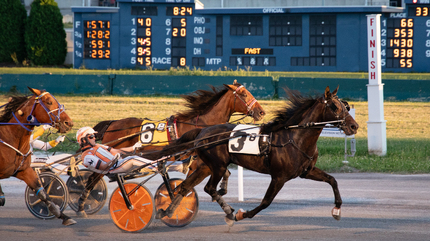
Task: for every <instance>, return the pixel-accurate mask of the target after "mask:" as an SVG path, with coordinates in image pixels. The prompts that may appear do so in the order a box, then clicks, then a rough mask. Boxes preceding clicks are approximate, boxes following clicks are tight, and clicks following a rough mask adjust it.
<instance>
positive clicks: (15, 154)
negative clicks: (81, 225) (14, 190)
mask: <svg viewBox="0 0 430 241" xmlns="http://www.w3.org/2000/svg"><path fill="white" fill-rule="evenodd" d="M29 89H30V91H31V92H32V93H33V94H34V95H32V96H31V97H24V96H21V97H18V96H14V97H11V98H10V99H9V102H8V103H7V104H6V105H5V107H4V110H3V112H2V115H1V116H0V179H4V178H8V177H11V176H14V177H16V178H18V179H21V180H23V181H24V182H25V183H26V184H27V185H28V186H29V187H30V188H31V189H32V190H34V192H35V193H37V196H38V197H39V198H40V199H41V200H42V201H43V202H45V204H46V206H47V207H48V208H49V211H50V212H51V213H53V214H54V215H55V216H56V217H58V218H61V219H62V220H63V224H64V225H72V224H75V223H76V222H75V221H74V220H73V219H71V218H69V217H68V216H66V215H65V214H63V213H62V212H61V211H60V209H59V207H58V206H56V205H55V204H54V203H52V202H51V200H50V198H49V196H48V195H47V194H46V192H45V190H44V189H43V187H42V185H41V184H40V182H39V178H38V177H37V174H36V172H35V171H34V170H33V169H32V168H31V167H30V162H31V152H30V135H31V132H32V130H33V129H34V126H35V125H41V124H42V125H51V126H53V127H55V128H57V130H58V131H59V132H60V133H66V132H67V131H70V130H71V129H72V126H73V122H72V120H71V119H70V118H69V116H68V115H67V114H66V112H65V111H64V106H62V105H60V103H58V101H57V100H56V99H55V98H54V96H52V95H51V94H49V93H48V92H46V91H43V90H38V89H32V88H29ZM4 204H5V197H4V193H3V192H2V190H1V186H0V206H4Z"/></svg>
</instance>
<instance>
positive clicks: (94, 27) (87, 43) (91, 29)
mask: <svg viewBox="0 0 430 241" xmlns="http://www.w3.org/2000/svg"><path fill="white" fill-rule="evenodd" d="M110 35H111V32H110V21H102V20H86V21H84V58H91V59H109V58H110Z"/></svg>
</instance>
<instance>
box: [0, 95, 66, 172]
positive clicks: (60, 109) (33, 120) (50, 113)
mask: <svg viewBox="0 0 430 241" xmlns="http://www.w3.org/2000/svg"><path fill="white" fill-rule="evenodd" d="M46 94H49V92H43V93H42V94H40V95H39V96H36V97H35V101H34V103H33V107H32V108H31V112H30V114H29V115H28V117H27V121H28V122H30V123H25V124H24V123H22V122H20V121H19V119H18V118H17V117H16V115H15V113H14V112H12V115H13V117H14V118H15V120H16V121H17V122H18V123H2V124H16V125H20V126H22V127H23V128H24V129H26V130H27V131H29V132H32V130H31V129H29V128H27V127H26V125H34V126H39V125H42V124H50V125H51V126H52V125H55V123H56V121H57V120H60V115H61V113H63V112H64V106H63V105H60V103H59V102H58V100H57V99H55V97H54V96H52V95H51V96H52V98H54V100H55V101H57V104H58V108H57V109H54V110H49V109H48V107H46V105H45V104H44V103H43V101H42V100H41V99H42V97H43V96H44V95H46ZM29 101H30V99H29V100H28V101H26V103H25V104H23V105H22V106H25V105H27V104H28V102H29ZM36 104H40V105H41V106H42V107H43V109H44V110H45V111H46V113H47V114H48V116H49V119H50V120H51V123H39V121H38V120H37V119H36V117H34V116H33V111H34V109H35V106H36ZM20 108H22V107H20ZM20 108H18V109H20ZM54 111H57V115H55V114H53V112H54ZM52 117H54V120H53V119H52ZM0 143H3V144H4V145H6V146H7V147H9V148H11V149H13V150H14V151H15V152H16V153H18V154H20V155H21V156H22V161H21V163H20V164H19V166H18V168H17V169H16V170H15V171H14V172H13V174H12V176H13V175H15V174H16V173H17V172H18V170H19V169H20V168H21V166H22V165H23V164H24V161H25V159H26V157H27V156H28V155H30V154H31V148H29V150H28V152H27V153H26V154H24V153H22V152H21V151H20V150H19V149H17V148H15V147H13V146H12V145H10V144H9V143H7V142H4V141H3V140H1V139H0Z"/></svg>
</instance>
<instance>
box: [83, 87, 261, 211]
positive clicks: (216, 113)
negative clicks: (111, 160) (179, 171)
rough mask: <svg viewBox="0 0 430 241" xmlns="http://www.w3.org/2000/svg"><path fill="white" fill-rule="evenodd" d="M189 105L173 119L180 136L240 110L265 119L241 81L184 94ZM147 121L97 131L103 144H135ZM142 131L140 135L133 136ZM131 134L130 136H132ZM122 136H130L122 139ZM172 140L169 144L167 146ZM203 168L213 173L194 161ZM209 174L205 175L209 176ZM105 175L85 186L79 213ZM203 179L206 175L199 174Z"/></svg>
mask: <svg viewBox="0 0 430 241" xmlns="http://www.w3.org/2000/svg"><path fill="white" fill-rule="evenodd" d="M182 97H183V98H184V99H185V101H186V102H187V103H186V104H185V106H186V107H188V108H189V109H188V110H186V111H183V112H179V113H177V114H176V115H174V116H172V117H171V118H173V119H174V122H175V123H176V128H175V129H176V136H178V137H180V136H182V134H184V133H186V132H187V131H190V130H192V129H195V128H203V127H207V126H212V125H216V124H222V123H226V122H228V121H229V120H230V117H231V116H232V115H233V113H235V112H240V113H242V114H245V115H247V116H251V117H253V119H254V120H255V121H259V120H261V119H262V118H263V117H264V116H265V114H266V112H265V111H264V110H263V108H262V107H261V105H260V104H259V103H258V102H257V100H256V99H255V98H254V96H253V95H252V94H251V93H250V92H249V91H248V90H247V89H246V88H245V87H244V86H243V85H241V84H239V83H237V81H236V80H234V82H233V84H232V85H224V86H222V87H221V88H215V87H212V91H207V90H197V91H194V92H193V93H191V94H189V95H183V96H182ZM143 121H144V120H143V119H139V118H126V119H121V120H113V121H102V122H100V123H98V124H97V125H96V126H94V128H93V129H94V130H95V131H97V132H98V134H97V136H98V138H99V139H101V140H102V144H105V143H107V144H108V145H110V146H112V147H115V148H119V147H128V146H133V145H134V144H135V143H136V142H138V141H139V132H141V124H142V122H143ZM134 133H138V134H137V135H133V134H134ZM128 136H129V137H128ZM122 137H128V138H125V139H122V140H120V141H118V142H115V140H118V139H120V138H122ZM167 144H168V143H165V145H167ZM161 149H163V146H160V145H158V146H154V145H151V144H149V145H147V146H142V147H141V148H140V149H139V152H144V151H148V150H161ZM198 167H199V168H200V170H201V173H206V176H208V175H209V174H210V170H209V168H208V167H207V166H206V165H205V164H204V163H203V162H201V161H200V160H199V159H196V160H194V162H193V163H192V164H191V166H190V172H188V175H190V174H191V173H192V171H193V170H195V169H197V168H198ZM229 175H230V172H229V171H228V170H227V171H226V172H225V175H224V179H223V183H222V185H221V193H222V194H225V193H227V180H228V176H229ZM206 176H205V177H206ZM101 177H102V175H101V174H97V173H94V174H92V175H91V176H90V177H89V181H88V186H87V187H86V188H85V189H86V190H85V193H83V195H82V196H81V198H80V199H79V209H78V212H77V213H78V215H80V216H83V217H85V216H86V214H85V213H84V211H83V210H84V205H85V200H86V196H87V194H88V193H89V191H88V190H92V188H93V186H94V185H95V184H96V183H97V182H98V180H99V179H100V178H101ZM199 177H200V179H199V181H200V182H201V181H202V180H203V179H204V178H205V177H203V175H201V176H199Z"/></svg>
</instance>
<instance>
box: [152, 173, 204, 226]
mask: <svg viewBox="0 0 430 241" xmlns="http://www.w3.org/2000/svg"><path fill="white" fill-rule="evenodd" d="M182 181H183V180H182V179H180V178H172V179H170V180H169V182H170V186H171V188H172V191H173V193H174V196H176V194H177V193H178V191H175V188H176V187H177V186H179V184H181V183H182ZM154 201H155V207H156V209H157V210H159V209H160V208H162V209H164V210H166V209H167V207H169V205H170V203H171V202H172V201H171V200H170V196H169V193H168V192H167V189H166V185H165V184H164V183H163V184H161V185H160V187H158V189H157V192H156V193H155V200H154ZM198 211H199V198H198V196H197V193H196V190H194V188H193V189H192V190H190V192H189V193H188V194H187V195H185V196H184V198H183V199H182V201H181V203H180V204H179V206H178V208H177V209H176V210H175V212H174V213H173V216H172V217H171V218H169V217H168V216H165V217H163V218H162V219H161V221H162V222H163V223H164V224H166V225H167V226H170V227H183V226H186V225H188V224H189V223H191V222H192V221H193V220H194V218H195V217H196V216H197V212H198Z"/></svg>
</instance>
